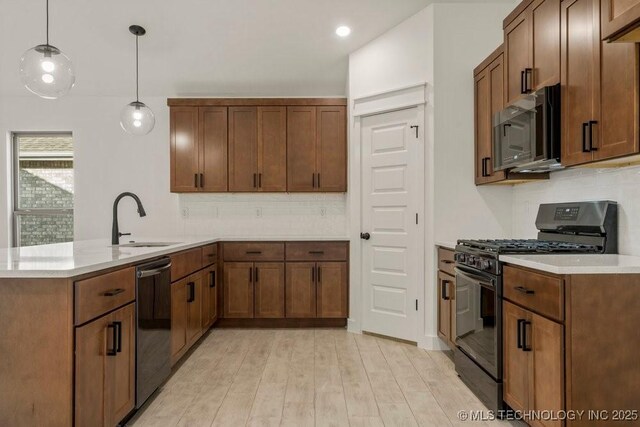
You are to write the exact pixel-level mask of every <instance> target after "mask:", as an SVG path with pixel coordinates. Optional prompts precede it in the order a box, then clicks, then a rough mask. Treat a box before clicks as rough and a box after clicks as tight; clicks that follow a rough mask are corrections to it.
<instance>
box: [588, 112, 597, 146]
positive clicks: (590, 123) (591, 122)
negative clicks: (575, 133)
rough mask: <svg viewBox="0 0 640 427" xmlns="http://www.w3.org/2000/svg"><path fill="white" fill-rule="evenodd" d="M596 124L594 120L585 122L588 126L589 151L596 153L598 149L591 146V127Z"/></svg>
mask: <svg viewBox="0 0 640 427" xmlns="http://www.w3.org/2000/svg"><path fill="white" fill-rule="evenodd" d="M597 123H598V122H597V121H595V120H589V121H588V122H587V125H588V126H589V151H598V148H597V147H594V146H593V125H595V124H597Z"/></svg>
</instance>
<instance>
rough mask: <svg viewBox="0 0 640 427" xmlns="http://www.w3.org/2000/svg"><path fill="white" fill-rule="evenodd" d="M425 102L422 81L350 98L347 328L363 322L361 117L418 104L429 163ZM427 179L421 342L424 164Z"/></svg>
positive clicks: (422, 308) (419, 230) (420, 306)
mask: <svg viewBox="0 0 640 427" xmlns="http://www.w3.org/2000/svg"><path fill="white" fill-rule="evenodd" d="M426 104H427V84H426V82H419V83H416V84H413V85H408V86H403V87H400V88H395V89H391V90H387V91H383V92H377V93H371V94H368V95H364V96H360V97H357V98H352V99H350V102H349V110H350V114H349V119H350V123H349V141H350V144H349V159H351V160H350V162H349V189H350V191H349V199H348V209H349V212H350V215H349V225H350V226H349V230H350V231H349V237H350V240H351V245H350V263H351V269H350V273H349V276H350V277H349V281H350V283H351V286H350V287H349V292H350V295H349V313H350V318H349V320H348V324H347V328H348V330H349V331H352V332H356V333H360V332H362V326H363V323H364V307H365V305H364V301H363V296H364V294H365V293H364V287H365V282H364V280H362V279H363V277H364V270H363V269H364V263H363V262H362V251H363V245H362V240H361V239H360V232H361V231H362V182H361V181H362V180H361V177H362V119H363V118H364V117H367V116H372V115H376V114H382V113H389V112H392V111H397V110H404V109H407V108H413V107H416V108H417V114H416V116H417V117H416V123H417V125H418V141H417V142H416V144H418V147H419V148H418V154H419V156H420V157H421V159H420V160H419V161H418V163H419V164H422V165H426V157H425V155H426V152H427V150H426V147H425V141H427V138H426V132H425V131H426V129H425V123H426ZM424 175H425V179H424V180H423V183H422V185H423V189H424V190H425V191H423V192H422V194H420V195H419V197H420V200H419V201H418V207H419V208H418V212H417V213H418V216H419V221H418V226H417V227H416V231H417V233H418V236H419V240H420V241H419V244H418V254H417V257H418V259H419V260H420V261H421V263H422V265H421V266H420V268H418V278H417V281H418V286H417V298H418V312H417V316H416V318H417V322H418V325H417V327H416V331H417V333H416V340H415V341H416V342H417V343H418V345H420V343H421V341H422V336H423V335H424V330H425V320H426V317H425V301H426V299H425V287H426V285H425V244H426V234H425V231H426V227H425V225H426V223H427V221H430V218H426V217H425V212H426V209H425V198H426V190H427V188H426V180H427V175H428V171H427V170H426V168H425V171H424Z"/></svg>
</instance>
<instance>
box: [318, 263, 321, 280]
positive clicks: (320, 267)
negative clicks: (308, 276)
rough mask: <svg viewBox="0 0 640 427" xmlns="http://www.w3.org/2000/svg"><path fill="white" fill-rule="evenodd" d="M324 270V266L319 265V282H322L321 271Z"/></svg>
mask: <svg viewBox="0 0 640 427" xmlns="http://www.w3.org/2000/svg"><path fill="white" fill-rule="evenodd" d="M321 271H322V267H320V266H318V283H322V278H321V276H320V274H321V273H320V272H321Z"/></svg>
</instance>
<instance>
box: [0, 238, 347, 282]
mask: <svg viewBox="0 0 640 427" xmlns="http://www.w3.org/2000/svg"><path fill="white" fill-rule="evenodd" d="M332 240H344V241H346V240H349V239H348V238H347V237H345V236H294V237H291V236H286V237H285V236H265V237H226V236H225V237H212V236H199V237H194V236H180V237H163V238H158V237H153V238H143V237H140V238H133V239H131V238H129V239H127V238H121V240H120V242H121V243H122V244H126V243H129V242H131V241H135V242H166V243H171V244H170V245H169V246H164V247H145V248H133V247H123V246H111V241H110V240H107V239H103V240H82V241H77V242H69V243H57V244H53V245H42V246H29V247H23V248H9V249H0V278H68V277H74V276H79V275H82V274H86V273H91V272H94V271H99V270H104V269H107V268H112V267H117V266H120V265H126V264H131V263H136V262H142V261H144V260H148V259H152V258H155V257H159V256H162V255H168V254H171V253H174V252H179V251H182V250H186V249H191V248H195V247H198V246H203V245H206V244H209V243H215V242H218V241H225V242H229V241H332Z"/></svg>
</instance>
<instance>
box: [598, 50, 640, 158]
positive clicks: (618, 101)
mask: <svg viewBox="0 0 640 427" xmlns="http://www.w3.org/2000/svg"><path fill="white" fill-rule="evenodd" d="M600 54H601V58H602V59H601V67H600V69H601V78H600V99H601V108H600V138H599V141H598V143H597V146H598V147H597V148H598V150H597V151H595V152H594V153H593V157H594V159H595V160H604V159H610V158H613V157H620V156H625V155H629V154H635V153H637V152H638V134H637V129H638V117H639V112H638V101H637V100H638V81H640V77H639V76H638V44H637V43H607V42H602V43H601V53H600Z"/></svg>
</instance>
